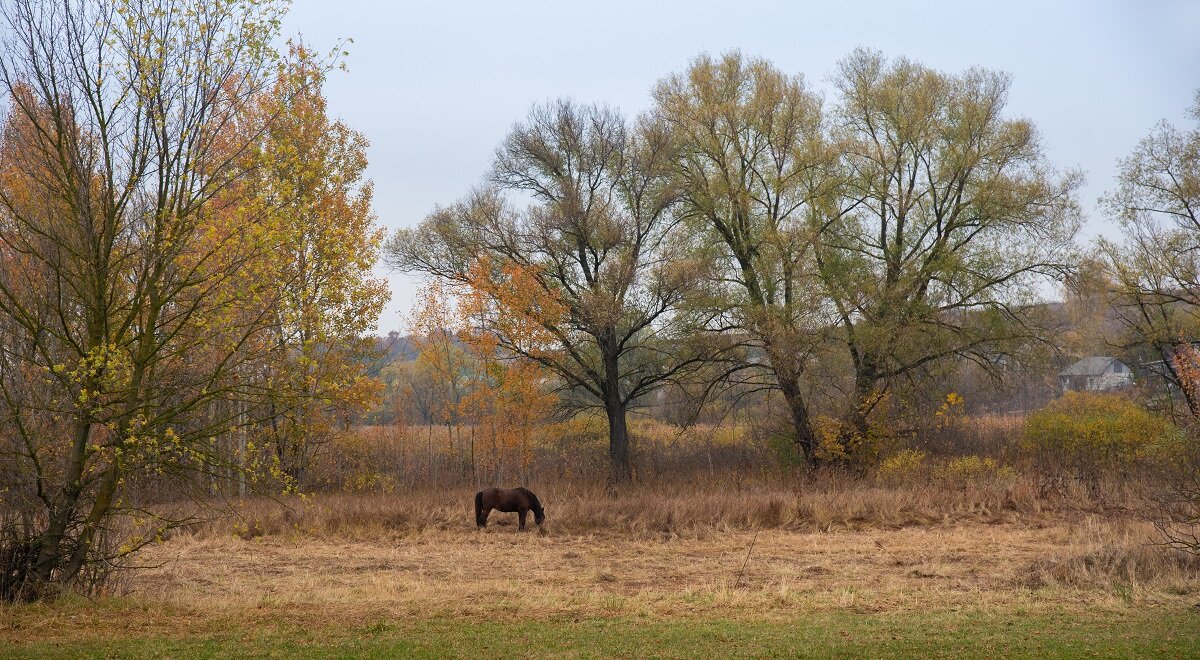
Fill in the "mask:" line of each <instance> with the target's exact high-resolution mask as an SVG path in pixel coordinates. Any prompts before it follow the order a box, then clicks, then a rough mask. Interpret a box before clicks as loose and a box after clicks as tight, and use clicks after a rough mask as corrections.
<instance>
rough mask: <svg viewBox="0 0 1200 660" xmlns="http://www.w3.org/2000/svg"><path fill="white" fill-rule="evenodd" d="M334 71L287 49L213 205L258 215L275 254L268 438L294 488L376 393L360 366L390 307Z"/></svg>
mask: <svg viewBox="0 0 1200 660" xmlns="http://www.w3.org/2000/svg"><path fill="white" fill-rule="evenodd" d="M328 69H329V65H328V64H327V63H326V62H322V61H320V60H319V59H318V58H317V57H315V56H314V54H313V53H312V52H311V51H310V50H309V49H308V48H307V47H305V46H302V45H294V46H292V48H291V51H290V56H289V58H288V61H287V62H286V63H285V64H284V65H283V66H282V67H281V69H280V74H279V76H278V80H277V81H276V83H275V85H274V88H273V89H271V90H270V91H269V92H268V93H265V94H263V95H262V96H261V97H260V98H259V99H257V100H256V101H257V102H256V103H255V104H254V105H253V106H252V107H251V108H250V109H249V113H248V114H249V116H248V117H245V118H243V119H242V123H243V124H245V130H248V131H250V132H252V133H253V132H256V131H258V132H261V135H260V136H259V137H258V138H257V139H255V138H254V136H253V135H251V136H247V137H248V138H250V144H251V148H250V149H248V150H247V153H246V155H245V162H244V164H243V167H244V169H245V171H246V174H245V175H244V176H242V177H241V178H239V179H238V181H237V182H236V184H235V185H233V186H230V187H229V188H228V189H227V190H226V191H225V192H224V194H222V195H221V196H220V197H219V199H218V202H220V203H225V204H224V207H225V208H224V209H223V212H224V213H227V214H233V215H237V216H243V217H253V218H255V219H256V225H255V227H254V231H255V235H254V240H255V241H257V242H259V243H261V244H264V245H268V246H270V247H271V249H272V251H273V253H274V255H273V258H272V259H271V260H270V262H269V264H268V266H269V267H270V273H269V274H268V282H269V283H270V285H271V286H272V289H273V291H272V295H271V297H272V299H273V300H275V301H277V304H275V305H274V306H273V308H272V310H271V325H272V333H273V342H274V355H273V359H272V364H270V365H269V368H268V370H267V371H266V373H265V374H264V377H265V380H264V382H263V385H264V386H265V389H266V391H267V392H268V393H269V394H270V395H272V396H275V397H276V398H277V399H278V400H277V401H274V402H273V403H272V408H273V411H272V414H271V416H270V420H269V423H268V424H266V425H264V427H263V428H262V429H261V432H262V434H263V435H265V439H266V440H267V442H268V444H269V445H270V446H271V447H272V448H273V450H274V453H275V456H276V458H277V459H278V460H279V463H280V466H281V467H282V468H283V469H284V470H285V471H286V472H287V473H288V474H289V475H290V476H291V477H292V478H293V479H295V480H296V482H297V486H299V487H303V486H304V485H305V477H306V473H307V468H308V465H309V463H310V462H311V461H312V460H313V458H314V457H315V455H316V454H317V453H318V452H320V451H321V449H322V447H323V446H325V445H326V444H327V443H328V442H329V441H331V440H332V439H333V438H335V437H336V436H337V435H339V434H340V433H342V432H344V431H345V429H346V426H347V424H348V420H349V419H350V418H352V417H353V416H354V415H355V414H357V413H360V412H362V411H364V410H366V409H367V408H368V407H369V406H371V405H372V404H373V402H374V400H375V399H376V397H377V395H378V382H377V381H376V380H375V379H372V378H369V377H368V376H367V374H366V373H365V372H366V370H365V368H364V365H365V364H367V363H368V362H370V360H371V358H372V357H373V356H374V355H375V353H376V347H375V346H374V345H373V340H372V339H370V338H368V337H367V335H368V333H370V332H371V331H372V330H373V329H374V327H375V323H376V321H377V320H378V319H379V314H380V312H381V311H382V309H383V306H384V305H385V304H386V303H387V300H388V291H387V285H386V283H385V282H384V281H383V280H382V279H380V278H376V277H374V276H373V275H372V269H373V268H374V265H375V261H376V260H377V258H378V256H379V250H380V246H381V244H382V243H383V238H384V233H383V230H382V229H380V228H378V227H377V226H376V224H375V215H374V213H372V211H371V198H372V193H373V192H374V187H373V185H372V183H371V182H370V181H369V180H365V179H364V173H365V170H366V167H367V158H366V149H367V140H366V138H365V137H363V136H362V134H360V133H358V132H356V131H354V130H353V129H351V128H350V127H348V126H346V124H345V123H343V122H341V121H338V120H333V119H331V118H330V117H329V115H328V112H327V110H326V101H325V97H324V93H323V92H324V85H325V80H326V75H327V73H328ZM262 126H266V127H267V129H266V130H265V131H262V129H261V127H262ZM226 202H227V203H226Z"/></svg>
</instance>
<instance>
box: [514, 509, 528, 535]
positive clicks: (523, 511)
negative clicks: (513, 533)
mask: <svg viewBox="0 0 1200 660" xmlns="http://www.w3.org/2000/svg"><path fill="white" fill-rule="evenodd" d="M527 513H529V509H521V510H520V511H518V512H517V518H519V519H520V524H518V525H517V529H518V530H522V529H525V514H527Z"/></svg>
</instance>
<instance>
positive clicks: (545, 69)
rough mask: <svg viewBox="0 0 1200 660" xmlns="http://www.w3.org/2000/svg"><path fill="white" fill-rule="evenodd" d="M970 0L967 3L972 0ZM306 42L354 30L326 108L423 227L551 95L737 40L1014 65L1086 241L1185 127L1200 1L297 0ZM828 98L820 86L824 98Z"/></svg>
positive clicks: (610, 96)
mask: <svg viewBox="0 0 1200 660" xmlns="http://www.w3.org/2000/svg"><path fill="white" fill-rule="evenodd" d="M972 5H973V6H972ZM285 29H286V30H287V31H289V32H291V33H297V32H298V33H301V34H302V35H303V37H304V39H305V40H306V41H307V42H309V43H310V44H311V45H313V46H315V47H317V48H319V49H324V48H327V47H332V46H333V45H334V44H335V43H336V41H337V40H338V39H339V38H352V39H353V40H354V43H353V44H352V45H351V46H350V57H349V58H348V60H347V61H348V64H349V67H350V71H349V73H337V74H335V75H333V76H332V77H331V79H330V81H329V85H328V88H327V95H328V98H329V104H330V107H331V109H332V111H333V112H334V113H335V114H337V115H338V116H340V117H341V118H342V119H344V120H345V121H346V122H347V123H349V124H350V125H351V126H353V127H354V128H356V129H357V130H359V131H361V132H363V133H364V134H366V136H367V137H368V138H369V139H370V141H371V150H370V154H369V157H370V162H371V165H370V170H369V174H370V176H371V177H372V178H373V179H374V180H375V185H376V198H375V209H376V212H377V214H378V216H379V220H380V222H381V223H382V224H383V225H384V226H385V227H386V228H387V229H388V230H389V231H391V230H393V229H394V228H396V227H401V226H408V225H412V224H415V223H417V222H419V221H420V220H421V219H422V218H423V217H424V216H425V215H426V214H427V213H428V212H429V211H431V210H432V209H433V207H434V206H435V205H437V204H448V203H450V202H453V201H455V200H456V199H457V198H458V197H460V196H461V195H462V194H463V193H465V192H466V191H467V190H468V189H469V188H470V187H471V186H473V185H476V184H477V183H478V182H479V181H480V177H481V176H482V174H483V173H484V171H485V170H486V169H487V167H488V164H489V163H490V161H491V157H492V154H493V151H494V149H495V148H496V146H497V145H498V144H499V142H500V140H501V139H502V138H503V137H504V135H505V133H506V132H507V131H508V129H509V128H510V127H511V125H512V124H513V122H515V121H517V120H519V119H521V118H522V117H523V116H524V115H525V114H526V113H527V112H528V110H529V108H530V107H531V106H532V105H533V104H534V103H539V102H543V101H546V100H549V99H553V98H555V97H558V96H569V97H572V98H575V99H577V100H580V101H584V102H592V101H596V102H604V103H608V104H611V105H613V106H616V107H618V108H620V109H622V110H624V111H625V112H626V113H627V114H630V115H632V114H635V113H637V112H639V111H641V110H643V109H645V108H646V107H647V106H648V103H649V90H650V88H651V86H652V85H653V84H654V83H655V81H657V80H658V79H659V78H661V77H663V76H665V75H667V74H669V73H671V72H674V71H679V70H681V69H683V68H684V67H685V66H686V65H687V63H688V61H689V60H690V59H691V58H693V57H694V56H695V55H697V54H698V53H700V52H702V51H708V52H712V53H720V52H722V51H725V50H729V49H733V48H738V49H741V50H742V51H743V52H745V53H747V54H749V55H757V56H762V57H766V58H768V59H770V60H772V61H773V62H775V64H776V65H777V66H779V67H780V68H781V69H783V70H785V71H788V72H801V73H804V75H805V76H806V77H807V79H808V80H809V82H810V84H812V85H813V86H814V87H816V88H817V89H827V88H828V85H827V84H826V77H827V76H828V75H829V74H830V73H831V72H832V71H833V70H834V67H835V64H836V63H837V61H838V60H840V59H841V58H842V57H844V56H845V55H846V54H848V53H849V52H850V51H851V50H852V49H853V48H855V47H857V46H866V47H870V48H876V49H879V50H881V51H883V53H884V54H885V55H887V56H898V55H906V56H908V57H910V58H913V59H915V60H918V61H920V62H922V63H924V64H927V65H930V66H933V67H936V68H939V69H943V70H946V71H960V70H962V69H965V68H967V67H969V66H972V65H980V66H984V67H987V68H990V69H998V70H1003V71H1008V72H1009V73H1011V74H1013V85H1012V90H1011V94H1010V101H1009V112H1010V113H1011V114H1013V115H1020V116H1025V117H1028V118H1031V119H1032V120H1033V121H1034V122H1035V123H1036V124H1037V126H1038V127H1039V129H1040V130H1041V132H1042V137H1043V140H1044V143H1045V145H1046V148H1047V152H1048V154H1049V156H1050V158H1051V159H1052V161H1053V162H1054V163H1055V164H1056V165H1057V166H1059V167H1063V168H1066V167H1081V168H1083V169H1084V170H1085V171H1086V173H1087V179H1088V181H1087V186H1086V187H1085V188H1084V189H1083V192H1082V201H1083V203H1084V207H1085V209H1086V210H1087V212H1088V225H1087V228H1086V230H1085V237H1086V238H1088V239H1090V238H1092V237H1094V236H1097V235H1100V234H1105V233H1111V232H1112V231H1113V230H1114V227H1113V225H1112V224H1111V223H1109V222H1108V221H1106V219H1104V218H1102V217H1100V216H1099V214H1098V212H1097V211H1096V210H1095V200H1096V198H1097V197H1098V196H1099V195H1100V194H1102V193H1103V192H1104V191H1105V190H1106V189H1108V188H1110V187H1111V182H1112V180H1113V176H1114V172H1115V165H1116V161H1117V159H1118V158H1120V157H1122V156H1124V155H1126V154H1127V153H1129V151H1130V149H1131V148H1132V147H1133V146H1134V144H1135V143H1136V142H1137V141H1138V139H1140V138H1141V137H1142V136H1144V135H1145V134H1146V133H1147V132H1148V131H1149V130H1150V128H1151V127H1152V126H1153V125H1154V123H1155V122H1157V121H1158V120H1159V119H1164V118H1165V119H1168V120H1170V121H1172V122H1175V123H1176V124H1180V123H1183V122H1184V109H1185V108H1186V107H1188V106H1189V105H1190V103H1191V100H1192V98H1193V94H1194V93H1195V90H1196V89H1197V88H1200V1H1197V0H1191V1H1185V0H1176V1H1167V0H1151V1H1146V2H1125V3H1120V2H1053V1H1044V2H1025V1H1019V2H1012V1H1007V2H995V1H993V2H987V3H977V4H975V3H968V2H965V1H961V0H960V1H959V2H923V1H913V0H909V1H908V2H882V1H880V2H861V3H849V2H835V1H827V2H819V3H802V2H791V3H789V2H766V1H752V2H747V1H743V2H732V1H731V2H707V1H704V2H685V1H682V0H681V1H678V2H651V1H650V0H644V1H643V2H627V1H624V0H621V1H612V0H610V1H608V2H588V3H579V2H567V1H565V0H559V1H558V2H553V1H550V0H510V1H508V2H502V1H499V0H492V1H490V2H484V1H480V2H454V1H446V2H429V3H421V4H417V3H408V2H398V3H380V2H366V1H362V0H339V1H337V2H328V1H323V0H296V2H295V4H294V6H293V10H292V13H291V15H290V18H289V20H288V23H287V25H286V28H285ZM826 96H827V98H830V95H829V94H826ZM388 279H389V281H390V283H391V288H392V302H391V304H390V305H389V306H388V308H387V310H386V311H385V312H384V316H383V317H382V318H381V319H380V323H379V328H380V330H381V331H383V332H386V331H388V330H393V329H399V330H403V328H402V323H403V321H402V318H401V315H402V314H403V313H406V312H407V310H408V309H409V307H410V303H411V299H412V294H413V292H414V290H415V286H416V285H415V282H413V281H412V280H411V279H408V278H405V277H403V276H399V275H395V274H389V275H388Z"/></svg>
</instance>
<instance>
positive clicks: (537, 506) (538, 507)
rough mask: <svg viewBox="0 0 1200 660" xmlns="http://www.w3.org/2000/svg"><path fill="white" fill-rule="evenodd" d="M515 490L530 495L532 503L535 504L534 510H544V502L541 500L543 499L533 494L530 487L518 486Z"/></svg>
mask: <svg viewBox="0 0 1200 660" xmlns="http://www.w3.org/2000/svg"><path fill="white" fill-rule="evenodd" d="M513 490H519V491H521V492H522V493H525V494H526V495H528V496H529V500H530V503H531V504H532V505H533V507H532V508H533V510H534V511H541V510H542V502H541V500H539V499H538V496H537V495H534V494H533V491H531V490H529V489H528V488H526V487H524V486H517V487H516V488H514V489H513Z"/></svg>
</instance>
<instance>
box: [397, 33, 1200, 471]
mask: <svg viewBox="0 0 1200 660" xmlns="http://www.w3.org/2000/svg"><path fill="white" fill-rule="evenodd" d="M832 79H833V81H834V82H833V87H834V90H835V94H834V96H833V98H832V99H830V100H824V99H822V98H821V97H820V96H819V95H817V94H816V93H815V92H813V91H812V90H811V89H810V88H809V87H808V86H807V85H806V83H805V81H804V79H803V78H802V77H801V76H798V75H789V74H786V73H784V72H782V71H780V70H779V69H777V68H776V67H775V66H774V65H772V64H771V63H770V62H768V61H765V60H760V59H754V58H749V57H746V56H744V55H742V54H740V53H736V52H734V53H729V54H726V55H723V56H720V57H710V56H707V55H705V56H701V57H699V58H697V59H696V60H694V61H693V62H692V64H691V65H690V66H689V67H688V68H687V69H686V70H685V71H683V72H681V73H678V74H674V75H670V76H668V77H666V78H664V79H663V80H662V81H660V82H659V83H658V84H657V85H656V86H655V88H654V89H653V90H652V92H651V94H652V99H653V106H652V108H651V109H650V110H649V111H647V112H646V113H645V114H643V115H642V116H639V117H637V118H635V119H633V120H630V119H627V118H625V117H623V116H621V115H620V114H619V113H617V112H616V111H615V110H613V109H611V108H608V107H605V106H602V105H584V104H579V103H575V102H572V101H567V100H562V101H557V102H553V103H550V104H548V105H542V106H538V107H535V108H534V110H533V111H532V112H531V113H530V115H529V116H528V117H527V118H526V119H525V120H524V121H522V122H519V123H518V124H516V125H515V126H514V127H513V129H512V131H511V132H510V133H509V135H508V136H507V137H506V138H505V139H504V140H503V141H502V142H501V144H500V146H499V147H498V149H497V152H496V156H495V160H494V163H493V165H492V168H491V169H490V171H489V172H488V174H487V175H486V177H485V180H484V181H483V183H482V184H481V186H480V187H478V188H476V189H474V190H472V191H470V192H469V193H467V195H466V196H465V197H464V198H463V199H461V200H460V201H457V202H454V203H451V204H449V205H447V206H445V207H441V208H438V209H437V210H436V211H435V212H433V213H432V214H431V215H429V217H428V218H426V219H425V221H424V222H422V223H421V224H420V225H419V226H418V227H415V228H412V229H404V230H401V231H399V232H398V233H397V234H396V235H395V236H393V237H392V238H391V240H390V241H389V242H388V243H387V245H386V246H385V248H384V255H385V259H386V260H387V261H388V263H390V264H391V265H393V266H394V267H396V268H399V269H401V270H404V271H406V272H414V273H420V274H423V275H426V276H428V277H430V278H431V280H432V281H434V282H436V283H437V284H438V286H439V287H440V288H439V294H438V295H439V296H441V297H445V296H446V295H448V294H449V295H452V296H456V297H457V298H458V300H460V301H466V307H467V308H468V309H466V310H464V311H463V312H462V313H461V314H459V315H458V316H457V318H456V319H455V322H454V323H448V324H442V325H441V326H438V327H437V328H432V330H436V331H437V332H443V333H450V334H453V335H455V336H459V337H471V336H479V337H488V338H489V340H491V341H494V342H495V343H496V345H497V348H498V350H499V351H500V353H501V354H503V355H505V356H508V357H510V358H512V359H514V360H516V361H518V362H520V363H521V364H526V365H533V366H536V367H538V368H540V369H542V370H543V372H544V373H545V374H546V378H547V381H548V382H549V383H551V384H552V385H553V386H554V387H557V388H559V389H560V390H561V392H562V401H564V402H566V403H567V404H568V407H571V406H592V407H596V408H600V409H603V410H604V412H605V414H606V416H607V420H608V428H609V438H610V456H611V463H612V468H611V478H612V479H613V480H614V481H622V480H626V479H628V478H629V474H630V469H631V468H630V460H629V438H628V431H627V428H628V422H627V417H628V415H629V411H630V410H631V409H633V408H637V407H642V406H645V405H647V404H648V403H650V402H653V401H655V400H656V399H655V397H656V396H660V397H661V396H662V395H663V393H664V392H667V391H670V392H674V393H680V392H686V393H691V394H692V395H693V396H694V398H695V400H696V401H699V402H703V401H705V400H707V399H708V398H709V397H712V396H715V395H719V394H721V393H730V392H738V393H740V394H749V393H754V392H762V391H773V392H776V393H777V395H778V396H779V397H780V398H781V399H782V400H783V401H784V402H785V403H786V409H787V417H788V419H789V426H790V433H791V435H792V437H793V438H794V440H795V442H796V444H797V446H798V447H799V449H800V451H801V452H802V454H803V456H804V458H805V460H806V461H808V462H809V463H810V464H811V463H822V462H839V461H845V460H849V459H852V458H853V454H854V452H855V451H856V447H859V446H862V445H865V444H869V443H868V442H867V440H868V439H869V438H870V437H872V436H873V435H876V434H878V433H881V432H885V431H886V429H887V428H889V427H890V426H891V425H893V424H894V423H895V422H894V419H895V417H896V416H897V415H901V414H903V413H904V411H905V410H906V409H907V408H909V407H911V406H912V405H913V403H914V402H915V401H917V400H919V399H920V398H921V397H925V399H926V400H927V399H928V393H929V392H936V391H938V390H939V389H943V388H940V387H939V384H943V385H944V384H945V383H947V382H950V381H951V379H952V378H953V376H954V375H955V374H961V373H962V372H963V370H964V365H969V368H970V369H973V370H974V371H975V373H976V375H977V376H983V377H994V378H997V379H1000V378H1010V379H1011V378H1012V376H1013V375H1014V374H1016V375H1019V374H1023V373H1026V374H1027V373H1038V374H1045V373H1046V372H1047V368H1046V367H1047V365H1048V364H1051V363H1052V362H1053V360H1054V357H1055V351H1058V350H1061V349H1062V347H1063V346H1064V344H1063V337H1062V335H1063V333H1064V330H1066V329H1067V328H1065V327H1064V324H1063V322H1062V321H1063V312H1062V308H1061V306H1059V307H1055V306H1049V305H1045V304H1040V303H1041V302H1042V301H1043V299H1044V298H1045V292H1046V291H1047V290H1048V289H1049V290H1054V289H1058V288H1059V287H1060V283H1061V282H1063V281H1072V282H1078V281H1079V275H1080V264H1081V263H1082V262H1083V260H1084V259H1085V256H1086V250H1084V249H1081V248H1080V247H1079V246H1078V245H1077V243H1076V241H1075V236H1076V232H1077V230H1078V228H1079V225H1080V222H1081V212H1080V207H1079V203H1078V199H1077V190H1078V187H1079V184H1080V182H1081V180H1082V175H1081V173H1079V172H1077V171H1072V170H1062V169H1059V168H1057V167H1055V166H1054V164H1052V163H1050V162H1049V161H1048V159H1047V158H1046V156H1045V154H1044V151H1043V147H1042V143H1041V139H1040V136H1039V134H1038V132H1037V129H1036V127H1035V126H1034V124H1033V123H1032V122H1031V121H1029V120H1027V119H1022V118H1016V117H1012V116H1009V114H1008V113H1007V112H1006V107H1005V106H1006V101H1007V94H1008V88H1009V84H1010V81H1009V78H1008V76H1006V75H1004V74H1000V73H996V72H992V71H987V70H983V69H971V70H968V71H965V72H962V73H945V72H941V71H936V70H933V69H930V68H929V67H926V66H923V65H921V64H919V63H917V62H913V61H911V60H908V59H905V58H899V59H894V60H889V59H887V58H885V57H883V56H882V55H881V54H879V53H876V52H872V51H867V50H858V51H855V52H853V53H851V54H850V55H849V56H848V57H847V58H846V59H845V60H843V61H842V62H841V63H840V65H839V66H838V68H837V70H836V71H835V72H834V74H833V76H832ZM1198 142H1200V140H1198V139H1197V134H1196V133H1195V132H1192V133H1187V134H1185V133H1181V132H1178V131H1175V130H1174V129H1171V128H1169V127H1166V126H1163V127H1161V128H1160V131H1159V132H1158V133H1156V135H1155V136H1152V137H1151V138H1148V139H1147V141H1146V142H1145V143H1143V145H1142V146H1141V147H1139V150H1138V151H1137V152H1135V154H1134V155H1133V156H1131V157H1130V159H1129V160H1127V161H1126V162H1125V163H1124V165H1123V171H1122V175H1121V179H1120V180H1119V181H1118V182H1117V185H1118V192H1116V193H1113V194H1112V195H1110V196H1109V197H1106V198H1105V201H1104V208H1105V209H1106V211H1108V212H1109V213H1110V214H1111V215H1112V216H1113V218H1114V219H1117V220H1120V221H1121V223H1122V226H1123V227H1125V228H1126V231H1127V233H1128V234H1129V238H1130V240H1129V242H1127V243H1123V244H1121V245H1119V246H1118V245H1116V244H1112V243H1107V242H1105V243H1101V244H1100V245H1099V246H1098V247H1097V248H1096V251H1095V252H1096V254H1095V255H1093V256H1092V258H1091V259H1090V260H1089V261H1088V263H1089V264H1091V265H1092V266H1094V272H1091V273H1085V274H1088V275H1091V276H1095V275H1098V274H1102V275H1103V277H1104V278H1107V279H1106V280H1105V284H1104V286H1103V287H1101V288H1102V289H1103V290H1104V294H1103V295H1104V296H1109V295H1111V296H1114V297H1112V298H1109V299H1107V302H1105V303H1104V304H1105V305H1108V307H1110V308H1118V309H1121V310H1123V311H1124V312H1127V314H1125V315H1124V316H1123V319H1124V320H1125V321H1126V323H1125V324H1124V325H1123V326H1122V330H1123V331H1124V332H1123V334H1122V335H1121V337H1120V339H1121V340H1122V341H1127V342H1129V343H1130V344H1131V345H1132V344H1146V343H1148V342H1149V343H1155V342H1157V343H1156V344H1155V345H1156V348H1157V349H1158V350H1160V352H1163V353H1164V354H1166V353H1171V352H1172V351H1173V350H1174V349H1173V348H1172V347H1177V346H1178V345H1179V343H1180V341H1181V340H1182V339H1181V338H1186V337H1191V336H1194V335H1195V332H1194V328H1192V327H1191V326H1190V325H1188V324H1189V323H1191V319H1192V318H1193V317H1194V315H1195V311H1196V309H1198V308H1197V307H1195V306H1194V304H1193V301H1191V300H1188V299H1186V298H1185V296H1187V295H1190V294H1186V293H1181V292H1184V291H1195V290H1196V288H1195V282H1193V281H1188V278H1190V276H1188V275H1186V273H1187V272H1189V271H1188V270H1187V269H1186V268H1184V266H1186V265H1187V263H1192V262H1186V260H1187V259H1191V258H1194V257H1189V256H1185V255H1194V254H1195V248H1196V247H1197V246H1198V244H1200V230H1198V227H1200V225H1195V221H1196V217H1195V210H1194V209H1195V208H1197V207H1196V206H1195V203H1196V196H1197V189H1196V186H1195V181H1196V180H1197V179H1196V172H1197V164H1196V160H1197V159H1196V148H1197V146H1196V145H1197V143H1198ZM1162 152H1166V153H1162ZM1163 158H1166V159H1169V160H1168V161H1167V162H1161V161H1162V159H1163ZM1156 167H1158V168H1159V169H1158V170H1155V168H1156ZM1178 168H1183V169H1182V170H1178ZM1177 170H1178V171H1177ZM1172 177H1175V178H1172ZM1180 177H1182V178H1180ZM1188 177H1190V178H1188ZM1172 181H1174V182H1175V183H1172ZM1154 242H1163V243H1164V244H1166V245H1169V246H1177V247H1171V248H1169V249H1167V250H1159V249H1157V248H1155V247H1153V245H1152V243H1154ZM1190 272H1195V271H1194V270H1192V271H1190ZM1092 280H1093V281H1095V278H1094V277H1092ZM1147 282H1150V284H1149V285H1148V284H1147ZM1139 315H1140V316H1139ZM1134 317H1138V318H1134ZM1149 326H1153V327H1149ZM425 334H428V333H425ZM430 336H432V335H430ZM1168 362H1169V363H1170V364H1171V365H1173V366H1172V367H1171V370H1172V373H1175V372H1176V371H1177V369H1176V368H1175V366H1174V365H1177V363H1178V362H1177V361H1176V360H1168ZM1043 381H1044V379H1043ZM1185 381H1186V379H1182V378H1181V379H1179V384H1180V385H1181V386H1183V387H1184V391H1185V392H1186V391H1188V386H1187V385H1186V382H1185ZM942 393H943V394H944V393H945V392H944V391H943V392H942ZM1189 396H1190V395H1189Z"/></svg>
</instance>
